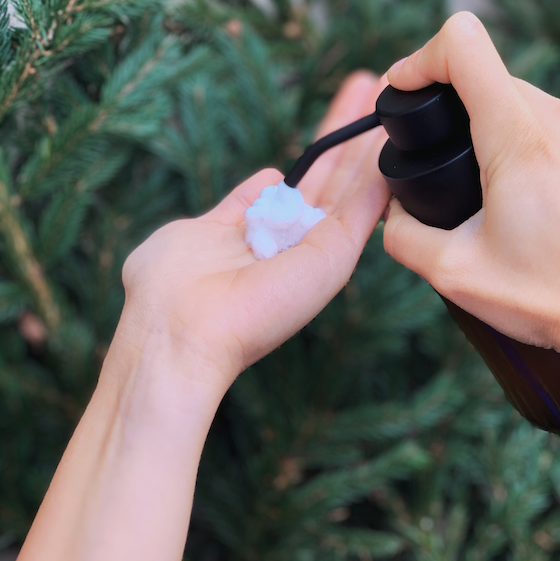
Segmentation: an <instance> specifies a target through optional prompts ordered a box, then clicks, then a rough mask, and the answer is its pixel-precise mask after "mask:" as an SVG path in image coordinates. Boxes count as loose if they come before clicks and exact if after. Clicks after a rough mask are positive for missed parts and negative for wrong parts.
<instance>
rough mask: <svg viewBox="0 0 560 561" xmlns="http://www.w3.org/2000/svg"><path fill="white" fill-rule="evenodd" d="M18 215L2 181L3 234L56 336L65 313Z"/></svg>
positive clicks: (0, 215)
mask: <svg viewBox="0 0 560 561" xmlns="http://www.w3.org/2000/svg"><path fill="white" fill-rule="evenodd" d="M18 214H19V213H18V211H17V209H16V208H15V206H14V204H13V201H12V200H11V197H10V192H9V189H8V186H7V185H6V184H5V183H2V182H1V181H0V235H2V237H3V238H4V240H5V242H6V245H7V246H8V248H9V250H10V252H11V253H12V257H13V261H14V265H15V269H16V270H17V271H18V273H19V276H20V277H21V278H20V280H21V281H22V282H23V283H24V284H25V286H26V287H27V289H28V290H29V292H30V293H31V297H32V299H33V302H34V303H35V307H36V311H37V313H38V314H39V316H40V317H41V319H42V320H43V322H44V323H45V325H46V327H47V329H48V330H49V334H51V335H53V334H54V332H56V330H57V328H58V326H59V324H60V320H61V313H60V310H59V307H58V305H57V304H56V302H55V299H54V296H53V293H52V290H51V288H50V287H49V285H48V283H47V280H46V279H45V276H44V275H43V270H42V268H41V265H40V264H39V262H38V261H37V258H36V257H35V255H34V253H33V250H32V248H31V244H30V242H29V238H28V236H27V234H26V232H25V230H24V229H23V227H22V223H21V220H20V218H19V216H18Z"/></svg>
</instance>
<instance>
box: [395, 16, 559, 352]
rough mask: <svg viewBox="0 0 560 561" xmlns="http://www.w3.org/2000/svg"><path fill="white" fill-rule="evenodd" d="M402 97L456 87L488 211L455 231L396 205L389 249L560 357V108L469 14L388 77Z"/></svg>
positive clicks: (466, 305) (439, 286) (441, 288)
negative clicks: (512, 66)
mask: <svg viewBox="0 0 560 561" xmlns="http://www.w3.org/2000/svg"><path fill="white" fill-rule="evenodd" d="M388 77H389V81H390V83H391V84H392V85H393V86H394V87H395V88H397V89H400V90H416V89H420V88H423V87H425V86H427V85H429V84H431V83H433V82H442V83H451V84H452V85H453V86H454V88H455V89H456V90H457V92H458V94H459V96H460V97H461V99H462V101H463V103H464V104H465V106H466V108H467V111H468V113H469V116H470V119H471V123H470V125H471V134H472V139H473V144H474V149H475V153H476V157H477V160H478V163H479V165H480V170H481V180H482V191H483V208H482V209H481V210H480V211H479V212H478V213H477V214H475V215H474V216H473V217H471V218H470V219H469V220H467V221H466V222H464V223H463V224H462V225H460V226H459V227H457V228H455V229H454V230H451V231H446V230H441V229H437V228H432V227H429V226H425V225H424V224H422V223H420V222H419V221H417V220H416V219H414V218H413V217H412V216H410V215H409V214H408V213H406V212H405V211H404V210H403V209H402V207H401V206H400V204H399V203H398V201H396V200H393V201H392V202H391V205H390V212H389V216H388V219H387V223H386V227H385V234H384V241H385V248H386V250H387V252H388V253H389V254H391V255H392V256H393V257H394V258H395V259H397V260H398V261H400V262H401V263H403V264H404V265H405V266H407V267H409V268H410V269H412V270H414V271H415V272H417V273H418V274H420V275H421V276H423V277H424V278H425V279H426V280H427V281H428V282H429V283H430V284H431V285H432V286H434V288H436V290H437V291H438V292H440V293H441V294H442V295H443V296H446V297H447V298H448V299H450V300H451V301H453V302H454V303H456V304H457V305H458V306H460V307H461V308H463V309H464V310H466V311H468V312H470V313H471V314H473V315H475V316H477V317H478V318H480V319H481V320H483V321H484V322H486V323H488V324H489V325H491V326H492V327H494V328H495V329H497V330H498V331H500V332H502V333H504V334H506V335H509V336H510V337H512V338H514V339H517V340H519V341H522V342H526V343H530V344H533V345H537V346H542V347H554V348H556V349H560V282H559V279H560V226H559V218H560V188H559V187H558V185H559V183H560V100H558V99H556V98H554V97H551V96H549V95H547V94H546V93H544V92H542V91H541V90H539V89H537V88H535V87H533V86H531V85H530V84H528V83H526V82H524V81H522V80H518V79H516V78H513V77H512V76H510V74H509V73H508V72H507V69H506V68H505V66H504V64H503V62H502V61H501V59H500V57H499V55H498V53H497V51H496V49H495V48H494V46H493V44H492V42H491V40H490V38H489V36H488V34H487V32H486V30H485V29H484V27H483V26H482V24H481V23H480V22H479V21H478V19H477V18H476V17H475V16H473V15H472V14H470V13H460V14H457V15H455V16H453V17H452V18H450V20H448V22H447V23H446V24H445V26H444V27H443V28H442V30H441V31H440V32H439V33H438V34H437V35H436V36H435V37H434V38H433V39H432V40H431V41H429V42H428V43H427V44H426V45H425V46H424V47H423V48H422V49H420V50H419V51H417V52H416V53H414V54H413V55H411V56H410V57H408V58H407V59H405V60H404V61H400V62H399V63H397V64H395V65H394V66H393V68H391V70H390V71H389V73H388Z"/></svg>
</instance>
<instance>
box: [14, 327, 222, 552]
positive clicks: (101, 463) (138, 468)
mask: <svg viewBox="0 0 560 561" xmlns="http://www.w3.org/2000/svg"><path fill="white" fill-rule="evenodd" d="M122 322H123V320H121V324H120V325H119V329H118V330H117V335H116V336H115V339H114V341H113V344H112V346H111V349H110V351H109V354H108V356H107V359H106V360H105V363H104V366H103V370H102V373H101V376H100V380H99V384H98V386H97V388H96V390H95V393H94V395H93V397H92V400H91V402H90V404H89V406H88V408H87V410H86V412H85V413H84V416H83V418H82V419H81V421H80V423H79V425H78V427H77V429H76V431H75V433H74V435H73V437H72V439H71V441H70V443H69V445H68V448H67V450H66V452H65V453H64V456H63V458H62V461H61V463H60V465H59V467H58V469H57V471H56V474H55V476H54V478H53V481H52V483H51V486H50V488H49V491H48V493H47V495H46V497H45V500H44V501H43V504H42V505H41V508H40V510H39V513H38V515H37V518H36V520H35V522H34V524H33V526H32V528H31V531H30V533H29V535H28V537H27V540H26V542H25V544H24V547H23V550H22V553H21V555H20V557H19V559H20V561H30V560H36V559H37V560H38V559H40V560H41V561H50V560H53V561H54V560H56V561H66V560H68V561H70V560H72V561H78V560H88V561H89V560H91V561H94V560H98V559H99V560H103V561H111V560H115V561H116V560H119V561H122V560H124V559H135V561H140V560H150V561H153V560H154V559H158V561H167V560H170V561H171V560H179V559H181V558H182V552H183V548H184V544H185V539H186V535H187V528H188V523H189V518H190V512H191V507H192V497H193V492H194V486H195V480H196V473H197V469H198V463H199V460H200V455H201V452H202V447H203V444H204V441H205V438H206V435H207V433H208V430H209V428H210V424H211V422H212V419H213V417H214V414H215V412H216V409H217V407H218V405H219V402H220V399H221V397H222V394H223V391H222V390H221V389H220V388H216V387H214V386H211V385H208V384H206V383H205V382H204V378H205V369H207V368H210V366H209V365H208V364H207V363H200V361H197V360H196V359H195V358H194V357H191V356H190V355H189V353H188V352H182V350H181V349H178V348H177V344H176V343H174V342H172V341H171V340H170V339H168V338H167V337H166V336H164V335H161V334H151V335H144V334H143V333H141V332H139V331H138V330H136V328H134V327H133V326H132V325H131V324H130V323H126V319H125V320H124V323H122ZM133 342H134V344H133V345H132V344H131V343H133ZM194 370H196V372H195V373H194V374H195V375H192V376H191V375H190V372H193V371H194ZM208 374H209V375H210V374H212V373H211V372H208ZM214 378H215V376H214Z"/></svg>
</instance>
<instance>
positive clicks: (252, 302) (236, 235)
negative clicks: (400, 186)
mask: <svg viewBox="0 0 560 561" xmlns="http://www.w3.org/2000/svg"><path fill="white" fill-rule="evenodd" d="M386 84H387V82H386V81H385V80H379V79H377V78H376V77H374V76H373V75H371V74H369V73H366V72H357V73H355V74H353V75H352V76H350V77H349V78H348V79H347V80H346V82H345V83H344V84H343V86H342V88H341V90H340V92H339V93H338V94H337V96H336V98H335V100H334V102H333V103H332V105H331V107H330V109H329V112H328V114H327V116H326V118H325V119H324V121H323V122H322V124H321V126H320V128H319V131H318V133H317V136H318V137H321V136H324V135H325V134H328V133H329V132H331V131H333V130H335V129H337V128H340V127H342V126H344V125H346V124H348V123H349V122H352V121H354V120H356V119H358V118H360V117H362V116H364V115H367V114H369V113H371V112H372V111H374V109H375V101H376V99H377V97H378V95H379V93H380V92H381V91H382V89H383V87H384V86H385V85H386ZM385 139H386V136H385V133H384V131H383V130H382V129H379V128H378V129H376V130H373V131H370V132H368V133H365V134H363V135H361V136H359V137H357V138H355V139H353V140H351V141H349V142H347V143H346V144H344V145H342V146H340V147H337V148H333V149H332V150H330V151H328V152H327V153H325V154H324V155H323V156H322V157H321V158H320V159H319V160H318V161H317V162H316V163H315V164H314V165H313V166H312V168H311V169H310V171H309V172H308V174H307V175H306V177H305V178H304V179H303V180H302V182H301V184H300V185H299V189H300V190H301V192H302V193H303V196H304V199H305V202H306V203H308V204H310V205H312V206H315V207H317V206H319V207H321V208H322V209H323V210H324V211H325V212H326V213H327V217H326V218H325V219H323V220H322V221H321V222H319V223H318V224H317V225H316V226H315V227H314V228H313V229H312V230H311V231H310V232H309V233H308V234H307V236H306V237H305V238H304V240H303V241H302V242H301V244H300V245H298V246H296V247H294V248H292V249H289V250H288V251H285V252H283V253H280V254H279V255H277V256H276V257H273V258H272V259H267V260H264V261H257V260H256V259H255V258H254V256H253V253H252V251H251V250H250V249H249V248H248V247H247V246H246V244H245V242H244V240H243V237H244V232H245V224H244V218H243V213H244V211H245V209H246V208H247V207H248V206H250V205H251V204H252V203H253V201H254V200H255V199H256V198H258V196H259V194H260V192H261V190H262V189H263V188H264V187H265V186H267V185H272V184H277V183H278V182H279V181H280V180H281V179H282V178H283V176H282V174H281V173H280V172H278V171H276V170H272V169H268V170H263V171H261V172H260V173H257V174H256V175H254V176H253V177H251V178H250V179H248V180H247V181H245V182H244V183H243V184H241V185H239V186H238V187H237V188H235V189H234V190H233V191H232V192H231V193H230V194H229V195H228V196H227V197H226V198H225V199H224V200H223V201H222V202H221V203H220V204H219V205H218V206H217V207H216V208H214V209H213V210H211V211H210V212H208V213H207V214H205V215H204V216H201V217H200V218H196V219H185V220H178V221H175V222H172V223H170V224H168V225H166V226H164V227H163V228H160V229H159V230H158V231H157V232H155V233H154V234H153V235H152V236H151V237H150V238H148V240H146V241H145V242H144V243H143V244H142V245H141V246H139V247H138V248H137V249H136V250H135V251H134V252H133V253H132V254H131V256H130V257H129V258H128V260H127V262H126V264H125V267H124V271H123V280H124V284H125V288H126V293H127V304H126V305H125V308H126V307H127V306H129V307H130V306H134V307H136V308H137V310H138V311H137V313H138V314H140V317H142V318H143V322H145V323H146V325H148V324H154V323H155V324H157V325H158V329H165V330H169V331H170V332H171V333H172V334H173V335H174V336H176V337H178V338H179V339H180V340H181V341H184V342H188V344H189V345H190V346H191V347H192V348H194V349H196V352H198V353H199V354H200V355H201V356H203V357H204V358H205V359H208V360H211V361H213V362H214V363H216V364H218V365H219V366H220V367H221V368H222V369H223V367H224V364H228V365H230V366H229V368H228V370H229V371H230V372H231V375H232V376H235V375H236V374H238V373H239V372H240V371H242V370H243V369H244V368H246V367H247V366H249V365H250V364H252V363H254V362H255V361H256V360H258V359H259V358H261V357H262V356H264V355H265V354H267V353H268V352H270V351H271V350H273V349H274V348H275V347H277V346H278V345H280V344H282V343H283V342H284V341H285V340H287V339H288V338H289V337H290V336H292V335H293V334H294V333H296V332H297V331H298V330H299V329H301V328H302V327H303V326H304V325H306V324H307V323H308V322H309V321H311V319H313V318H314V317H315V316H316V315H317V314H318V313H319V312H320V311H321V310H322V309H323V308H324V307H325V306H326V304H327V303H328V302H329V301H330V300H331V299H332V298H333V297H334V296H335V294H336V293H337V292H338V291H339V290H340V289H341V288H342V287H343V286H344V285H345V284H346V282H347V281H348V279H349V278H350V275H351V274H352V272H353V270H354V268H355V266H356V263H357V261H358V258H359V256H360V254H361V252H362V250H363V247H364V245H365V243H366V241H367V240H368V238H369V236H370V235H371V232H372V231H373V228H374V227H375V225H376V224H377V222H378V220H379V218H380V216H381V214H382V213H383V211H384V209H385V207H386V205H387V203H388V200H389V196H390V193H389V190H388V188H387V186H386V184H385V182H384V180H383V178H382V176H381V174H380V172H379V169H378V165H377V162H378V157H379V152H380V150H381V147H382V146H383V143H384V141H385ZM231 381H232V380H229V383H231Z"/></svg>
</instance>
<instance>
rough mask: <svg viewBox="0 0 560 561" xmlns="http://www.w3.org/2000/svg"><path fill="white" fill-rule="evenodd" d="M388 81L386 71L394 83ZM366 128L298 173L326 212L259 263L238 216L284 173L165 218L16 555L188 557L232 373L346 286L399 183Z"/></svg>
mask: <svg viewBox="0 0 560 561" xmlns="http://www.w3.org/2000/svg"><path fill="white" fill-rule="evenodd" d="M385 83H386V82H385ZM383 86H384V84H382V83H380V81H379V80H378V79H377V78H375V77H374V76H372V75H371V74H369V73H364V72H361V73H358V74H355V75H353V76H352V77H351V78H349V80H348V81H347V82H346V83H345V85H344V86H343V88H342V90H341V92H340V93H339V95H338V96H337V98H336V99H335V101H334V103H333V105H332V107H331V110H330V111H329V114H328V116H327V118H326V120H325V121H324V123H323V125H322V127H321V130H320V132H319V134H320V135H324V134H326V133H327V132H330V131H331V130H334V129H336V128H339V127H341V126H343V125H345V124H348V123H349V122H351V121H354V120H355V119H357V118H359V117H361V116H364V115H367V114H368V113H371V112H372V111H373V108H374V107H375V101H376V99H377V96H378V95H379V93H380V91H381V90H382V88H383ZM384 141H385V137H384V132H383V131H382V130H377V131H371V132H369V133H366V134H364V135H362V136H361V137H359V138H356V139H354V140H352V141H350V142H349V143H348V144H347V145H346V146H345V147H339V148H338V149H333V150H331V151H330V153H329V154H328V155H325V156H324V157H323V158H322V160H321V161H320V162H317V163H316V165H315V166H314V168H313V169H312V170H311V171H310V172H309V174H308V176H306V178H305V181H304V182H302V185H300V189H301V191H302V193H303V194H304V197H305V200H306V202H308V203H309V204H311V205H313V206H321V207H322V208H323V209H324V210H325V211H326V212H327V213H328V216H327V218H325V219H324V220H322V221H321V222H320V223H319V224H317V225H316V226H315V227H314V228H313V229H312V230H311V231H310V232H309V234H308V235H307V236H306V237H305V238H304V240H303V242H302V243H301V244H300V245H299V246H297V247H294V248H292V249H290V250H288V251H286V252H284V253H281V254H279V255H277V256H276V257H274V258H272V259H268V260H266V261H257V260H256V259H255V258H254V256H253V254H252V252H251V251H250V250H249V249H248V248H247V246H246V245H245V243H244V241H243V235H244V222H243V212H244V210H245V209H246V208H247V206H249V205H250V204H251V203H252V202H253V201H254V200H255V199H256V198H257V197H258V195H259V193H260V191H261V190H262V189H263V188H264V187H265V186H266V185H270V184H276V183H278V181H279V180H280V179H282V175H281V174H280V173H279V172H277V171H275V170H264V171H262V172H260V173H259V174H257V175H255V176H253V177H252V178H250V179H249V180H247V181H246V182H245V183H243V184H242V185H240V186H239V187H237V188H236V189H234V191H233V192H232V193H230V195H228V197H226V198H225V199H224V200H223V201H222V202H221V203H220V204H219V205H218V206H217V207H216V208H215V209H214V210H212V211H211V212H209V213H208V214H206V215H204V216H202V217H200V218H197V219H191V220H178V221H176V222H173V223H171V224H168V225H167V226H164V227H163V228H161V229H160V230H158V231H157V232H156V233H154V234H153V235H152V236H151V237H150V238H149V239H148V240H146V241H145V242H144V243H143V244H142V245H141V246H140V247H139V248H138V249H136V250H135V251H134V252H133V253H132V255H131V256H130V257H129V258H128V260H127V262H126V263H125V267H124V271H123V282H124V285H125V290H126V303H125V307H124V311H123V315H122V317H121V320H120V323H119V327H118V329H117V333H116V335H115V338H114V340H113V342H112V345H111V348H110V350H109V354H108V356H107V357H106V360H105V363H104V365H103V369H102V372H101V375H100V379H99V384H98V386H97V389H96V390H95V393H94V395H93V398H92V400H91V403H90V404H89V406H88V408H87V410H86V412H85V414H84V416H83V418H82V420H81V421H80V423H79V425H78V427H77V429H76V432H75V434H74V435H73V437H72V439H71V441H70V444H69V445H68V449H67V450H66V452H65V454H64V456H63V458H62V461H61V463H60V466H59V467H58V470H57V472H56V474H55V477H54V479H53V481H52V484H51V486H50V488H49V490H48V492H47V495H46V497H45V500H44V502H43V504H42V505H41V508H40V510H39V513H38V515H37V518H36V520H35V522H34V524H33V527H32V528H31V531H30V533H29V535H28V537H27V540H26V542H25V544H24V547H23V550H22V552H21V555H20V557H19V559H20V561H39V560H40V561H81V560H86V561H124V560H127V561H128V560H133V559H134V561H154V560H156V559H157V561H172V560H174V561H177V560H179V559H181V557H182V553H183V548H184V544H185V539H186V536H187V530H188V525H189V518H190V512H191V507H192V497H193V493H194V486H195V480H196V473H197V469H198V463H199V460H200V454H201V451H202V447H203V444H204V440H205V438H206V435H207V433H208V430H209V428H210V424H211V422H212V419H213V417H214V414H215V412H216V409H217V407H218V405H219V403H220V401H221V399H222V397H223V395H224V394H225V392H226V391H227V389H228V387H229V386H230V385H231V383H232V382H233V380H234V379H235V377H236V376H237V375H238V374H239V373H240V372H241V371H242V370H244V369H245V368H246V367H247V366H249V365H250V364H252V363H253V362H255V361H256V360H258V359H259V358H261V357H262V356H264V355H266V354H267V353H269V352H270V351H271V350H273V349H274V348H275V347H277V346H278V345H280V344H281V343H283V342H284V341H286V340H287V339H288V338H289V337H290V336H292V335H293V334H294V333H296V332H297V331H298V330H300V329H301V328H302V327H303V326H304V325H305V324H307V323H308V322H309V321H310V320H311V319H312V318H313V317H315V316H316V315H317V314H318V313H319V312H320V311H321V310H322V309H323V308H324V306H325V305H326V304H327V303H328V302H329V301H330V299H331V298H332V297H333V296H334V295H335V294H336V293H337V292H338V291H339V290H340V289H341V288H342V287H343V286H344V284H346V282H347V281H348V279H349V278H350V275H351V274H352V271H353V270H354V268H355V266H356V262H357V260H358V257H359V256H360V253H361V252H362V249H363V247H364V245H365V243H366V241H367V239H368V238H369V236H370V234H371V232H372V230H373V228H374V227H375V225H376V223H377V221H378V220H379V217H380V216H381V214H382V213H383V211H384V209H385V207H386V205H387V202H388V199H389V192H388V189H387V186H386V185H385V184H384V182H383V180H382V178H381V176H380V173H379V170H378V169H377V158H378V155H379V151H380V149H381V146H382V145H383V143H384Z"/></svg>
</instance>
